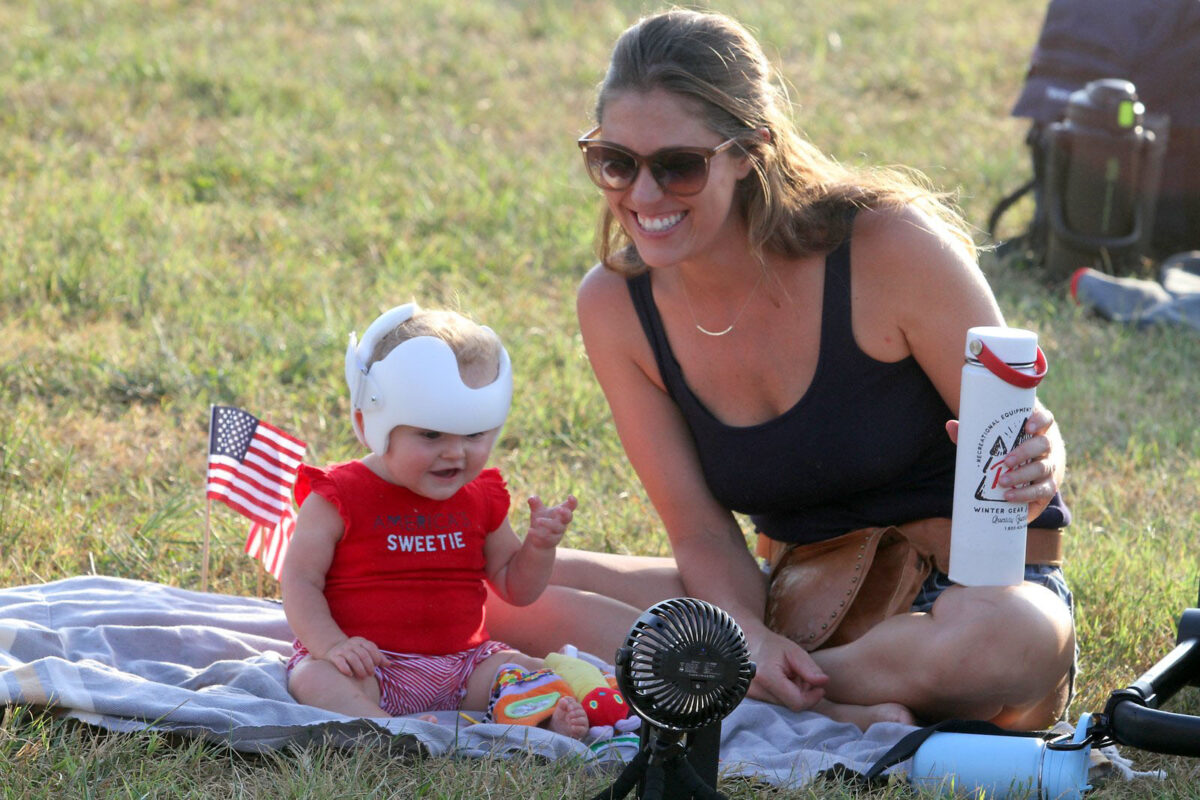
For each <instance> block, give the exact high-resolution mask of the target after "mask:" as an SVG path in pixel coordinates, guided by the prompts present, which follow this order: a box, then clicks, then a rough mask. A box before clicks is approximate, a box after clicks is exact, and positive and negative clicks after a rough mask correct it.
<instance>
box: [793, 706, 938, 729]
mask: <svg viewBox="0 0 1200 800" xmlns="http://www.w3.org/2000/svg"><path fill="white" fill-rule="evenodd" d="M812 710H813V711H816V712H817V713H818V714H824V715H825V716H827V717H829V718H830V719H834V720H837V721H838V722H849V723H852V724H854V725H857V726H858V727H859V728H861V729H862V730H864V731H865V730H866V729H867V728H869V727H871V726H872V725H874V724H875V723H876V722H899V723H900V724H902V725H916V724H917V720H916V717H914V716H913V713H912V712H911V711H909V710H908V708H907V707H906V706H902V705H900V704H899V703H879V704H878V705H873V706H856V705H852V704H850V703H834V702H833V701H831V700H822V701H821V702H819V703H817V704H816V705H815V706H813V708H812Z"/></svg>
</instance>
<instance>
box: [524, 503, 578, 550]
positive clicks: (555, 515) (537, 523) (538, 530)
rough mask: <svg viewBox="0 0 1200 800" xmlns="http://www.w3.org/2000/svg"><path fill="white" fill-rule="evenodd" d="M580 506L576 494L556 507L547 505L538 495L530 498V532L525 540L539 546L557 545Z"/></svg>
mask: <svg viewBox="0 0 1200 800" xmlns="http://www.w3.org/2000/svg"><path fill="white" fill-rule="evenodd" d="M578 506H579V501H578V500H576V499H575V496H574V495H569V496H568V497H567V499H566V500H565V501H563V502H562V503H559V504H558V505H556V506H554V507H549V506H547V505H546V504H545V503H543V502H542V499H541V498H540V497H538V496H536V495H535V496H533V497H531V498H529V533H528V534H527V535H526V536H525V541H527V542H529V543H530V544H532V545H535V546H537V547H557V546H558V543H559V542H560V541H562V538H563V534H564V533H566V532H567V526H568V525H570V524H571V518H572V517H573V516H574V512H575V509H576V508H577V507H578Z"/></svg>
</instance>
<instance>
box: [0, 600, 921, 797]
mask: <svg viewBox="0 0 1200 800" xmlns="http://www.w3.org/2000/svg"><path fill="white" fill-rule="evenodd" d="M291 642H292V633H291V631H290V629H289V628H288V625H287V621H286V619H285V618H284V614H283V609H282V607H281V606H280V605H279V603H277V602H274V601H271V600H264V599H259V598H250V597H237V596H231V595H222V594H213V593H201V592H194V591H188V590H186V589H180V588H176V587H172V586H165V585H162V584H158V583H147V582H142V581H133V580H124V579H117V578H108V577H101V576H81V577H74V578H66V579H63V580H59V581H54V582H51V583H46V584H40V585H32V586H16V587H12V588H8V589H0V703H3V704H7V705H20V706H36V707H48V708H50V709H52V710H54V711H55V713H58V714H61V715H65V716H68V717H71V718H74V719H78V720H81V721H83V722H85V723H88V724H91V725H95V726H97V727H100V728H103V729H107V730H112V731H133V730H144V729H155V730H160V731H164V732H170V733H174V734H180V735H185V736H196V737H203V738H206V739H210V740H215V741H220V742H224V743H226V744H228V745H229V746H230V747H232V748H234V749H236V750H240V751H247V752H263V751H267V750H273V749H279V748H283V747H287V746H290V745H302V744H305V743H307V742H314V741H329V742H333V743H335V744H338V745H345V746H359V745H363V744H366V745H371V744H379V743H382V744H384V745H386V746H388V747H393V748H394V747H400V748H408V749H413V750H420V751H422V752H425V753H427V754H429V755H433V756H443V755H445V756H448V755H454V756H468V757H470V756H483V755H492V756H496V755H499V756H502V757H503V756H505V755H508V754H511V753H529V752H532V753H536V754H539V755H543V756H546V757H548V758H562V757H566V756H578V757H580V758H582V759H585V760H588V761H593V762H596V763H598V764H600V765H602V766H604V767H606V768H612V769H618V768H619V765H620V763H621V762H624V761H627V760H628V759H629V758H631V757H632V756H633V754H634V753H636V752H637V737H636V736H634V735H623V736H622V735H618V736H616V737H614V738H612V739H608V740H602V741H591V742H589V741H583V742H580V741H575V740H572V739H568V738H567V737H564V736H559V735H557V734H554V733H551V732H549V731H546V730H543V729H540V728H526V727H509V726H503V725H495V724H469V723H467V722H466V721H465V720H463V719H462V717H460V716H459V715H458V714H456V713H454V712H439V713H438V714H437V715H436V716H437V717H438V722H437V723H432V722H425V721H422V720H420V719H417V718H415V717H399V718H395V719H373V720H367V719H353V718H349V717H345V716H342V715H339V714H334V713H331V712H328V711H323V710H321V709H317V708H312V707H310V706H304V705H300V704H299V703H297V702H295V701H294V700H293V699H292V697H291V695H289V694H288V691H287V682H286V673H285V664H286V661H287V658H288V656H290V655H291ZM910 730H912V728H910V727H908V726H904V725H896V724H888V725H882V724H881V725H875V726H873V727H872V728H871V729H870V730H869V731H868V732H867V733H863V732H861V731H859V730H858V729H857V728H856V727H854V726H853V725H847V724H843V723H838V722H834V721H832V720H830V719H828V718H826V717H824V716H821V715H819V714H814V713H811V712H801V713H795V712H792V711H788V710H786V709H783V708H780V707H777V706H773V705H769V704H766V703H759V702H756V701H753V700H745V701H743V702H742V704H741V705H740V706H739V707H738V708H737V709H736V710H734V712H733V713H732V714H730V715H729V716H728V717H726V718H725V720H724V721H723V724H722V736H721V761H722V764H721V770H722V772H723V774H727V775H730V774H737V775H746V776H750V777H754V778H757V779H760V780H763V781H764V782H767V783H771V784H774V785H779V786H799V785H803V784H804V783H806V782H808V781H810V780H811V779H812V778H813V776H815V775H816V774H817V773H819V772H821V771H823V770H825V769H829V768H831V767H833V766H834V765H836V764H842V765H845V766H846V767H848V768H850V769H852V770H856V771H863V770H866V769H867V768H869V767H870V765H871V764H872V763H873V762H874V761H875V760H876V759H877V758H878V757H879V756H881V755H883V753H885V752H886V751H887V750H888V748H889V747H891V745H892V744H894V743H895V742H896V741H897V740H898V739H899V738H900V737H901V736H902V735H904V734H905V733H907V732H908V731H910Z"/></svg>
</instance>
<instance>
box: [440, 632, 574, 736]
mask: <svg viewBox="0 0 1200 800" xmlns="http://www.w3.org/2000/svg"><path fill="white" fill-rule="evenodd" d="M505 664H516V665H517V666H519V667H521V668H523V669H525V670H528V671H529V672H535V671H537V670H540V669H545V668H546V664H545V662H544V661H542V659H540V658H534V657H532V656H527V655H525V654H524V653H521V652H518V651H516V650H502V651H500V652H499V653H495V654H493V655H491V656H488V657H487V658H486V659H484V660H483V661H481V662H480V663H479V666H478V667H476V668H475V671H474V672H472V673H471V675H470V677H469V678H467V694H466V696H465V697H464V698H463V703H462V707H463V708H464V709H467V710H474V711H486V710H487V707H488V702H489V701H490V700H491V696H492V687H493V686H495V684H496V675H497V673H499V671H500V667H502V666H504V665H505ZM539 727H542V728H548V729H549V730H551V731H554V732H555V733H558V734H562V735H563V736H569V737H571V738H572V739H580V738H582V737H583V735H584V734H585V733H587V731H588V719H587V713H586V712H585V711H584V710H583V704H582V703H580V702H579V699H578V698H576V697H575V696H574V695H570V694H568V695H564V696H563V697H561V698H559V701H558V704H557V705H556V706H555V707H554V713H553V714H551V715H550V716H549V717H547V718H546V719H544V720H543V721H542V722H541V723H539Z"/></svg>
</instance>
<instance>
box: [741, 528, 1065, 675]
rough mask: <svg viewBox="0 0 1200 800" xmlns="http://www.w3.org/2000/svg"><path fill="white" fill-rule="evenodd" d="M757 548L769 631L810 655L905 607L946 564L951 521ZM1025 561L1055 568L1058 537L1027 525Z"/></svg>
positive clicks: (763, 540)
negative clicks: (766, 568) (764, 574)
mask: <svg viewBox="0 0 1200 800" xmlns="http://www.w3.org/2000/svg"><path fill="white" fill-rule="evenodd" d="M758 551H759V555H761V556H763V557H765V558H767V560H768V563H769V564H770V566H771V575H770V579H769V588H768V590H767V610H766V623H767V625H768V627H770V628H771V630H773V631H775V632H776V633H780V634H783V635H784V636H786V637H788V638H789V639H791V640H792V641H794V642H796V643H797V644H799V645H800V646H801V647H803V648H804V649H805V650H810V651H811V650H817V649H819V648H821V647H831V646H834V645H839V644H845V643H847V642H852V641H854V640H855V639H857V638H858V637H860V636H862V635H863V634H864V633H866V632H867V631H868V630H870V629H871V628H873V627H875V626H876V625H878V624H879V623H880V622H882V621H883V620H884V619H887V618H888V617H890V616H894V615H896V614H901V613H904V612H907V611H908V610H909V609H911V608H912V604H913V600H915V599H916V597H917V594H918V592H920V589H921V584H922V583H924V582H925V579H926V578H928V577H929V574H930V573H931V572H932V571H933V569H934V568H935V567H936V568H937V569H938V570H939V571H941V572H945V571H946V570H947V569H948V567H949V563H950V520H949V519H947V518H943V517H935V518H931V519H923V520H917V521H915V522H907V523H905V524H903V525H889V526H886V527H878V528H862V529H860V530H856V531H851V532H850V533H847V534H844V535H842V536H838V537H836V538H833V539H827V540H825V541H823V542H813V543H811V544H801V545H796V544H786V543H783V542H777V541H774V540H773V539H769V538H767V537H766V536H763V535H761V534H760V535H759V537H758ZM1025 560H1026V562H1028V563H1030V564H1054V565H1060V564H1062V532H1061V531H1059V530H1055V529H1050V528H1030V529H1029V535H1028V538H1027V540H1026V551H1025Z"/></svg>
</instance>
